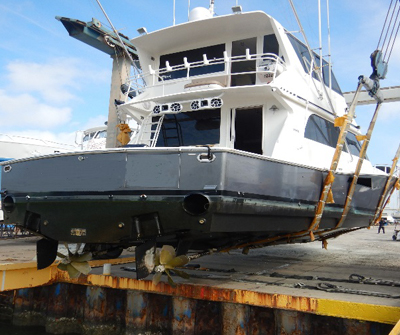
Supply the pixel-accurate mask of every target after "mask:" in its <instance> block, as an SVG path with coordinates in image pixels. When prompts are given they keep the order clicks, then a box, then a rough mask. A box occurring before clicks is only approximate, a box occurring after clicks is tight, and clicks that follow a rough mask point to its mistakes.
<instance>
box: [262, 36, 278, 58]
mask: <svg viewBox="0 0 400 335" xmlns="http://www.w3.org/2000/svg"><path fill="white" fill-rule="evenodd" d="M263 53H265V54H275V55H277V56H278V55H279V44H278V40H277V39H276V36H275V35H274V34H271V35H265V36H264V46H263Z"/></svg>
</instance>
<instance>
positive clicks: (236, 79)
mask: <svg viewBox="0 0 400 335" xmlns="http://www.w3.org/2000/svg"><path fill="white" fill-rule="evenodd" d="M256 44H257V38H256V37H252V38H247V39H245V40H239V41H233V42H232V57H237V56H242V57H240V58H239V60H238V61H234V62H232V68H231V73H232V75H231V86H244V85H254V84H255V83H256V74H255V71H256V61H255V60H245V59H246V49H249V50H250V54H251V55H254V54H256V53H257V47H256ZM245 72H252V73H247V74H235V73H245Z"/></svg>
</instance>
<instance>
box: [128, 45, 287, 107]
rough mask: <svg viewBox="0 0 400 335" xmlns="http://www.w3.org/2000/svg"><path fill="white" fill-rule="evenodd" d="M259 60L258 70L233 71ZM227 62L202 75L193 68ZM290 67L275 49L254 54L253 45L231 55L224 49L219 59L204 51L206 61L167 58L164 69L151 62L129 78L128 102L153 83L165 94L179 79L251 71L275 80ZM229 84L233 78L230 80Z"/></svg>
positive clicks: (220, 75) (235, 74) (183, 80)
mask: <svg viewBox="0 0 400 335" xmlns="http://www.w3.org/2000/svg"><path fill="white" fill-rule="evenodd" d="M248 61H256V66H255V70H254V71H246V72H232V69H231V67H230V66H229V64H234V63H240V62H248ZM221 64H225V67H224V70H223V71H216V72H207V73H204V74H201V75H193V76H191V75H190V70H192V69H196V68H201V67H204V66H213V65H221ZM182 70H186V73H185V75H180V76H179V77H178V78H172V77H171V78H168V79H166V75H168V74H171V73H177V71H182ZM285 70H286V64H285V62H284V61H283V60H282V59H281V58H280V57H279V56H277V55H275V54H272V53H263V54H250V52H249V49H247V50H246V55H241V56H233V57H228V54H227V52H226V51H225V52H224V57H223V58H217V59H207V56H206V55H203V60H202V61H196V62H192V63H190V62H188V61H187V58H186V57H185V58H184V59H183V63H182V64H180V65H174V66H170V65H169V63H168V62H166V67H165V68H161V69H158V70H156V69H153V68H152V67H151V65H149V71H147V72H142V73H140V74H137V75H135V76H133V77H130V78H129V79H128V83H127V89H126V90H125V96H126V98H125V102H126V101H127V100H128V97H130V98H132V97H135V96H138V95H140V94H141V93H143V91H144V90H145V88H147V89H148V88H151V87H158V86H161V87H162V94H164V88H165V86H167V85H172V84H176V83H177V82H187V81H188V80H189V79H203V78H212V77H229V76H239V75H249V74H255V75H256V74H265V75H267V77H266V79H267V80H268V83H270V82H271V81H273V80H275V78H276V77H277V76H278V75H279V74H280V73H282V72H283V71H285ZM226 83H227V85H226V86H229V80H226Z"/></svg>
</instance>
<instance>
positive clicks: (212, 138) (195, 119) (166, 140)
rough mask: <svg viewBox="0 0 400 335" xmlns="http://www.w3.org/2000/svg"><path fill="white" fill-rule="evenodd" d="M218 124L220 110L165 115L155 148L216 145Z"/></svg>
mask: <svg viewBox="0 0 400 335" xmlns="http://www.w3.org/2000/svg"><path fill="white" fill-rule="evenodd" d="M158 118H159V117H155V118H153V122H155V121H157V120H158ZM220 124H221V111H220V109H214V110H201V111H194V112H186V113H179V114H166V115H165V117H164V121H163V124H162V127H161V131H160V135H159V137H158V141H157V147H177V146H190V145H206V144H217V143H219V128H220Z"/></svg>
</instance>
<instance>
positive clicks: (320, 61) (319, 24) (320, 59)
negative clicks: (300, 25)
mask: <svg viewBox="0 0 400 335" xmlns="http://www.w3.org/2000/svg"><path fill="white" fill-rule="evenodd" d="M318 33H319V67H320V68H321V70H322V27H321V0H318Z"/></svg>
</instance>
